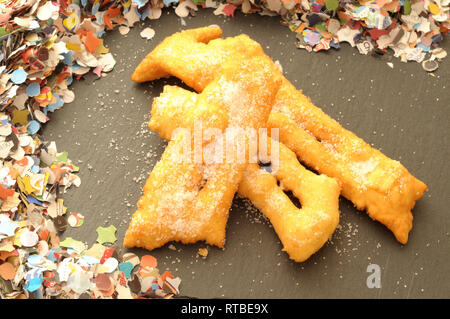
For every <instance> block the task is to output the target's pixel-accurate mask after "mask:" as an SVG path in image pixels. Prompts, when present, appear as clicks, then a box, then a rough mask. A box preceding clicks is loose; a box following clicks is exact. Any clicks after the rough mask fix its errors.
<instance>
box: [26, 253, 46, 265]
mask: <svg viewBox="0 0 450 319" xmlns="http://www.w3.org/2000/svg"><path fill="white" fill-rule="evenodd" d="M44 262H45V260H44V257H42V256H41V255H30V256H28V259H27V263H28V264H30V265H32V266H34V267H39V266H40V265H42V264H43V263H44Z"/></svg>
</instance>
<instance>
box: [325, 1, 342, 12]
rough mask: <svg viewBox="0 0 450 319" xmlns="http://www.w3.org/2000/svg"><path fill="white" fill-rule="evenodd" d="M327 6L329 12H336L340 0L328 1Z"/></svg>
mask: <svg viewBox="0 0 450 319" xmlns="http://www.w3.org/2000/svg"><path fill="white" fill-rule="evenodd" d="M325 6H326V7H327V10H329V11H334V10H336V9H337V8H338V7H339V2H338V0H327V2H325Z"/></svg>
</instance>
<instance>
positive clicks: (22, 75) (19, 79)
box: [11, 69, 28, 84]
mask: <svg viewBox="0 0 450 319" xmlns="http://www.w3.org/2000/svg"><path fill="white" fill-rule="evenodd" d="M27 75H28V73H27V72H25V71H24V70H23V69H17V70H15V71H14V72H13V74H12V77H11V81H12V82H13V83H14V84H22V83H23V82H25V81H26V79H27Z"/></svg>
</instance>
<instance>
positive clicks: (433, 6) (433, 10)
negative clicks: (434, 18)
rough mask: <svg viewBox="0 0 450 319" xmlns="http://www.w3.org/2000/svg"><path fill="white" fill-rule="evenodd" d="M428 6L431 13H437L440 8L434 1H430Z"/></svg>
mask: <svg viewBox="0 0 450 319" xmlns="http://www.w3.org/2000/svg"><path fill="white" fill-rule="evenodd" d="M428 7H429V9H430V12H431V14H439V12H440V9H439V7H438V6H437V5H436V4H435V3H433V2H430V5H429V6H428Z"/></svg>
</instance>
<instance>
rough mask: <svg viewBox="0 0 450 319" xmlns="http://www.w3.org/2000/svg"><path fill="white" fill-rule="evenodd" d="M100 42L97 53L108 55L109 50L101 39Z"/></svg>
mask: <svg viewBox="0 0 450 319" xmlns="http://www.w3.org/2000/svg"><path fill="white" fill-rule="evenodd" d="M99 40H100V44H99V45H98V47H97V50H96V51H95V53H97V54H106V53H108V52H109V49H108V48H107V47H105V46H104V45H103V39H99Z"/></svg>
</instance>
